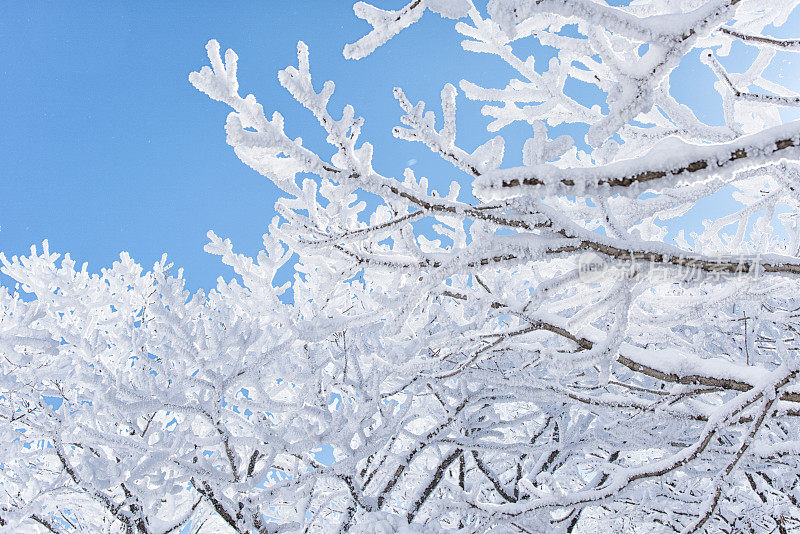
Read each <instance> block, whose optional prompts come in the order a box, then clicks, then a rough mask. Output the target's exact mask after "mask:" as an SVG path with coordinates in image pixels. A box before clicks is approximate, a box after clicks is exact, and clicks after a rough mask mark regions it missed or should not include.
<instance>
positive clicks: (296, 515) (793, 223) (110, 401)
mask: <svg viewBox="0 0 800 534" xmlns="http://www.w3.org/2000/svg"><path fill="white" fill-rule="evenodd" d="M799 3H800V2H798V1H796V0H793V1H791V2H782V3H777V2H770V1H766V0H748V1H746V2H730V1H728V0H712V1H707V2H699V1H694V0H675V1H672V0H670V1H660V0H658V1H643V0H637V1H635V2H630V3H629V5H625V6H619V7H614V6H610V5H607V4H608V3H607V2H606V3H603V2H598V1H594V0H571V1H565V0H537V1H536V2H533V1H521V0H491V1H490V2H488V6H486V9H483V6H482V5H479V6H475V5H474V4H473V3H472V2H469V1H468V0H458V1H456V0H451V1H445V0H414V1H410V2H407V3H405V5H402V3H401V4H398V5H402V6H401V7H399V9H396V10H389V9H381V8H378V7H375V6H372V5H370V4H367V3H364V2H358V3H356V4H355V6H354V11H355V13H356V15H357V16H358V17H360V18H361V19H363V20H365V21H366V22H367V23H368V24H369V25H370V26H371V28H372V29H371V30H370V31H369V32H368V33H367V34H366V35H364V36H363V37H362V38H361V39H358V40H357V41H356V42H355V43H353V44H351V45H347V46H346V47H345V55H347V56H348V57H352V58H360V57H364V56H366V55H368V54H370V53H372V52H374V51H375V50H377V48H378V47H379V46H381V45H383V44H386V43H387V42H389V40H390V39H392V38H393V37H394V36H395V35H397V34H398V33H399V32H400V31H402V30H403V29H405V28H408V27H409V26H411V25H412V24H413V23H415V22H416V21H418V20H420V19H421V17H422V16H424V15H425V13H426V12H427V11H432V12H435V13H438V14H440V15H442V16H443V17H445V18H447V17H451V18H457V19H459V20H458V21H457V22H455V23H453V22H450V21H446V20H445V21H442V20H441V18H440V17H435V20H437V21H439V22H440V23H444V24H454V27H455V30H456V32H458V33H459V34H460V35H461V36H462V37H461V38H462V39H463V41H462V48H463V49H464V51H465V56H464V57H465V65H466V66H465V72H467V75H468V76H471V75H475V76H476V77H477V76H478V75H479V74H482V73H475V72H474V71H471V70H470V68H471V67H470V66H469V65H467V64H466V62H467V60H468V59H469V58H470V57H471V54H473V53H480V54H488V55H491V56H493V57H494V58H495V59H497V60H498V61H500V62H501V63H502V64H503V65H504V68H507V69H511V74H510V75H509V76H508V78H506V79H498V80H487V79H486V77H485V76H480V78H481V84H485V85H486V86H482V85H479V84H478V83H476V82H474V81H469V80H460V81H459V82H458V83H455V80H453V83H445V84H444V85H443V87H442V88H441V91H437V92H436V93H437V94H433V95H427V94H426V95H422V94H414V95H412V94H411V90H409V91H408V92H406V91H404V90H403V89H401V88H397V89H396V90H395V91H394V96H395V100H396V103H397V105H398V106H399V109H397V113H398V116H399V117H398V126H397V127H395V128H394V130H393V134H394V136H395V137H396V138H397V139H399V140H400V141H402V142H400V144H399V145H398V146H400V147H401V149H405V150H408V151H409V152H408V154H400V155H399V156H398V158H397V161H399V162H403V161H408V162H409V163H408V165H409V166H411V165H414V170H412V169H410V168H406V169H405V170H404V171H402V173H400V172H398V173H397V174H396V175H395V174H393V173H391V172H387V171H386V170H385V169H384V170H382V169H380V168H378V167H380V166H381V165H378V163H377V162H379V161H385V160H383V159H379V158H373V153H375V152H376V151H377V150H380V149H381V147H373V145H372V144H371V143H370V141H369V140H365V139H364V137H365V136H366V130H364V124H365V120H364V119H363V118H362V117H360V116H359V114H358V110H357V109H355V108H354V107H353V106H351V105H343V106H341V107H336V106H334V104H333V103H335V102H337V99H335V98H333V95H334V91H335V89H336V88H335V85H334V83H333V82H332V81H320V80H318V79H317V78H316V77H315V76H314V74H313V72H316V71H315V68H314V67H313V63H312V59H313V57H315V56H313V54H312V53H311V51H309V49H308V47H307V46H306V45H305V44H304V43H302V42H300V43H298V46H297V62H296V63H295V64H293V65H290V66H287V67H286V68H285V69H283V70H281V71H280V72H279V74H278V80H279V82H280V84H281V86H282V87H283V88H285V89H286V91H287V92H288V93H289V94H290V95H291V96H292V97H293V98H294V99H295V100H296V101H297V103H298V106H301V107H302V108H304V109H305V110H306V111H307V112H308V113H309V114H310V115H311V116H313V117H314V118H315V119H316V121H317V122H318V124H319V129H318V131H317V132H314V131H309V132H303V135H304V137H305V138H308V139H310V138H311V137H312V136H314V135H318V136H319V139H320V140H324V141H325V142H326V143H327V148H324V147H325V145H323V148H322V149H319V150H311V149H310V148H309V146H315V147H316V146H319V144H318V143H308V144H304V143H303V140H302V139H300V138H290V137H289V136H287V135H286V131H285V129H284V126H285V125H284V116H283V115H281V114H280V113H278V112H267V113H265V110H264V107H263V106H262V105H261V104H260V103H259V102H258V101H257V99H256V97H255V96H253V95H251V94H247V95H246V96H242V94H241V92H240V90H241V88H240V83H239V80H238V77H237V73H238V66H237V65H238V58H237V56H236V54H235V53H234V52H233V51H231V50H227V51H225V52H224V53H223V51H222V49H221V48H220V44H219V43H218V42H217V41H215V40H211V41H209V42H208V44H207V46H206V52H207V55H208V65H205V66H202V67H201V68H200V69H199V70H197V71H196V72H193V73H192V74H190V75H189V80H190V82H191V83H192V84H193V85H194V86H195V87H196V88H197V89H198V90H199V91H201V92H203V93H205V94H206V95H208V96H209V97H210V98H211V99H213V100H216V101H219V102H222V103H224V104H225V105H226V106H228V107H229V108H230V113H229V115H228V118H227V120H226V122H225V125H224V127H225V133H226V141H227V143H228V144H229V145H230V146H231V147H232V150H233V151H234V152H235V154H236V155H237V156H238V157H239V158H240V159H241V160H242V162H243V163H244V164H246V165H248V166H250V167H252V168H253V169H254V170H256V171H257V172H258V173H260V174H261V175H263V176H265V177H266V178H267V179H269V180H271V181H272V182H273V183H274V184H275V185H276V186H277V187H278V188H279V189H280V190H281V191H282V193H281V198H280V199H279V200H278V201H277V203H276V205H275V211H276V215H275V216H274V217H273V219H272V221H271V222H270V224H269V226H268V228H267V230H266V233H265V234H264V237H263V248H262V250H260V251H259V252H258V253H257V254H255V255H253V256H250V255H247V254H243V253H241V252H240V251H238V249H237V248H236V247H235V246H234V244H233V243H232V242H231V241H230V240H228V239H225V238H224V236H219V235H217V234H216V233H214V232H209V233H208V243H207V244H206V246H205V250H206V251H207V252H208V253H210V254H213V255H215V256H218V257H219V260H220V261H221V263H222V264H224V265H227V266H229V267H230V268H231V269H232V273H233V277H232V278H231V279H228V280H226V279H224V278H222V277H221V278H220V279H219V280H218V283H217V286H216V287H215V288H213V289H211V290H209V291H208V292H198V293H196V294H194V295H191V294H189V292H188V291H186V289H185V285H184V280H183V273H182V271H181V270H180V269H177V268H175V267H174V266H173V265H172V264H171V263H170V262H169V261H168V259H167V257H166V255H165V256H163V257H162V258H161V259H160V260H159V261H157V262H155V263H154V265H153V266H152V267H151V268H150V269H147V268H144V267H142V266H140V265H139V264H137V263H136V262H135V261H134V260H133V259H132V258H131V257H130V256H129V255H128V254H126V253H122V254H121V255H120V258H119V261H116V262H114V263H113V264H112V265H111V266H110V267H108V268H106V269H103V270H101V271H100V272H99V273H91V272H89V271H88V269H87V267H86V266H85V265H83V266H82V267H80V268H79V267H78V266H77V265H76V262H75V261H74V260H73V259H72V257H71V256H70V255H69V254H64V255H63V256H62V255H60V254H59V253H56V252H54V251H52V250H51V249H50V246H49V243H48V242H47V241H45V242H44V243H42V246H41V247H32V248H31V252H30V253H29V254H27V255H24V256H12V257H10V258H9V257H7V256H5V255H3V254H2V253H0V271H2V272H3V273H4V274H5V275H7V276H9V277H11V279H12V280H13V284H14V286H13V288H0V356H2V358H0V433H2V443H3V447H0V485H2V488H3V491H2V492H0V516H2V517H1V518H0V523H2V525H3V528H4V529H6V530H9V531H18V532H32V531H37V529H38V531H43V532H44V531H54V532H60V531H66V532H143V533H151V532H152V533H155V532H158V533H167V532H183V531H191V532H199V533H201V534H202V533H203V532H259V533H267V532H317V533H320V532H360V533H365V534H366V533H371V534H384V533H386V534H388V533H411V532H414V533H417V532H426V533H427V532H433V533H436V532H442V533H444V532H463V533H466V532H498V533H499V532H575V533H582V532H661V531H677V532H681V531H684V532H695V531H708V532H759V533H761V532H763V533H768V532H792V531H797V530H798V529H800V507H798V503H797V499H796V494H797V489H798V488H797V473H798V472H800V455H799V454H798V453H799V452H800V440H798V435H800V427H799V425H800V383H799V382H798V373H799V372H800V360H798V358H799V356H798V354H800V340H798V332H800V324H799V323H798V309H800V303H799V302H798V297H797V295H798V294H800V287H799V286H798V281H800V219H799V218H798V210H800V189H798V184H800V165H799V164H798V160H799V159H800V124H798V122H788V123H783V122H782V120H781V114H780V112H779V111H780V110H779V108H781V107H785V106H795V105H796V101H795V99H796V97H797V95H796V94H794V93H792V92H791V91H789V90H788V89H787V88H785V87H783V86H782V85H781V80H780V78H778V79H775V78H774V77H773V76H772V75H771V73H772V72H773V70H774V67H775V65H776V64H777V61H778V59H779V57H780V52H795V51H797V39H784V38H777V37H774V36H771V35H769V34H768V33H769V32H771V31H772V30H773V29H774V28H775V27H777V26H780V25H781V24H784V23H785V22H787V21H788V20H792V19H790V18H789V15H790V13H791V11H792V10H793V9H795V7H796V6H797V5H798V4H799ZM765 32H766V33H765ZM404 38H408V39H412V38H414V37H413V35H412V32H409V34H408V37H404ZM733 42H736V43H738V45H737V46H732V43H733ZM537 43H538V44H537ZM531 44H537V46H538V45H542V46H547V47H553V48H555V49H556V50H557V52H558V54H557V57H555V58H552V59H550V60H549V61H548V62H547V63H546V64H541V63H540V58H539V57H537V54H534V55H533V56H526V55H525V54H524V53H522V52H520V51H524V50H530V49H531V48H535V47H530V46H527V45H531ZM393 46H402V39H401V40H398V41H397V42H396V43H393ZM776 51H777V52H776ZM431 53H434V54H435V53H436V48H435V47H431ZM701 54H702V55H701ZM794 55H796V54H784V56H794ZM698 56H700V57H701V59H702V63H699V64H698V68H702V69H709V71H708V72H709V73H711V74H712V75H713V76H715V77H716V80H717V82H716V83H715V85H714V88H715V89H716V90H717V92H718V95H719V102H718V105H719V106H720V109H721V110H722V111H723V114H724V122H723V123H722V124H706V123H704V122H703V121H702V120H701V119H700V118H699V116H702V114H700V113H696V112H697V111H698V110H696V109H691V108H690V107H689V106H687V105H685V104H683V103H681V102H679V101H678V100H676V98H675V97H674V96H673V91H672V89H673V88H672V87H671V86H670V73H671V72H672V70H673V69H674V68H675V67H676V65H678V64H680V63H681V62H683V61H691V60H692V58H696V57H698ZM722 56H729V58H727V59H726V60H723V61H720V60H719V59H718V58H719V57H722ZM377 57H378V56H376V58H377ZM734 59H735V60H737V61H740V62H741V65H742V68H741V69H738V68H737V69H731V71H729V70H728V69H726V68H725V67H724V66H723V64H724V65H731V64H733V63H728V61H733V60H734ZM771 67H772V68H771ZM734 70H738V71H740V72H733V71H734ZM425 75H426V73H424V72H420V73H419V76H425ZM359 81H360V83H363V84H365V85H368V84H369V83H370V80H369V79H363V80H359ZM576 81H577V82H582V83H584V84H589V85H590V86H592V87H594V89H596V93H597V94H598V95H600V96H599V97H598V98H600V99H601V100H602V102H601V103H602V105H600V104H598V103H597V102H583V101H580V99H578V100H576V99H575V98H573V97H571V96H569V95H568V94H566V92H565V88H567V87H569V86H568V83H570V84H572V83H574V82H576ZM696 83H699V82H696ZM379 97H380V95H378V98H379ZM420 98H424V99H425V100H426V101H427V102H429V103H430V105H426V104H425V102H424V101H422V100H420ZM464 99H467V100H472V101H476V102H480V105H481V113H482V114H483V115H484V116H485V117H486V122H487V131H488V132H489V133H488V134H487V135H486V136H485V137H484V138H483V139H481V140H480V141H479V142H476V143H474V144H472V145H470V146H469V147H467V146H465V145H464V144H463V143H464V139H463V138H464V135H463V132H464V128H465V126H464V123H463V122H459V121H460V120H461V117H462V115H461V114H463V113H465V112H466V110H468V106H464V105H463V104H464V102H463V101H464ZM389 103H391V98H390V97H388V100H387V104H389ZM709 105H710V104H709ZM337 106H338V105H337ZM334 107H335V109H334ZM288 117H289V115H287V120H288ZM511 125H514V126H516V127H519V128H521V129H519V128H517V129H515V130H512V129H510V128H506V127H508V126H511ZM289 126H291V125H287V130H291V128H290V127H289ZM560 127H565V128H570V129H569V130H567V131H569V132H574V131H580V129H579V128H582V130H583V131H587V132H588V134H587V136H586V137H585V138H584V139H578V138H573V135H574V134H573V135H565V134H563V133H562V132H563V130H562V131H561V132H559V131H558V129H557V128H560ZM520 131H521V132H522V134H521V135H522V138H520V139H515V138H513V137H512V136H516V135H518V134H519V132H520ZM404 141H409V142H413V143H404ZM511 147H516V148H513V150H512V149H511ZM520 147H521V148H522V154H521V155H520V154H512V153H511V152H513V151H516V150H518V148H520ZM393 150H396V149H393ZM419 150H430V151H431V152H433V153H434V154H435V155H436V156H438V157H440V158H442V160H444V161H445V162H447V163H448V164H450V165H451V166H452V173H447V172H442V171H441V169H438V168H425V165H424V163H417V162H424V161H426V160H425V159H424V158H421V157H418V156H419V152H418V151H419ZM520 156H521V158H520ZM520 159H521V163H522V164H521V165H520V164H519V161H520ZM412 162H413V163H412ZM469 186H471V188H470V187H469ZM470 189H471V191H472V193H473V194H474V195H475V197H474V198H473V197H470V196H469V194H468V193H469V192H470ZM465 193H467V194H465ZM709 206H711V207H712V208H713V209H711V208H709ZM695 219H702V220H703V229H702V230H700V229H697V228H695V227H694V226H690V223H691V221H692V220H695ZM693 230H696V231H693ZM286 271H288V272H290V273H291V274H292V275H293V281H292V282H283V283H281V282H279V280H281V279H285V278H283V277H282V275H281V273H284V272H286Z"/></svg>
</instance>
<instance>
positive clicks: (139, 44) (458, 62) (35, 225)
mask: <svg viewBox="0 0 800 534" xmlns="http://www.w3.org/2000/svg"><path fill="white" fill-rule="evenodd" d="M403 3H404V2H402V1H389V2H380V3H378V5H380V6H382V7H390V8H393V7H398V6H400V5H402V4H403ZM795 20H798V18H797V17H795ZM798 26H800V24H794V27H798ZM787 27H788V28H792V27H793V25H792V24H791V23H790V24H788V25H787V26H785V27H784V29H786V28H787ZM369 29H370V27H369V25H367V24H366V23H365V22H363V21H361V20H360V19H357V18H356V17H355V16H354V15H353V12H352V5H351V3H350V2H349V1H346V0H336V1H330V0H328V1H324V0H308V1H304V2H240V3H237V5H236V7H231V6H230V5H229V4H226V3H223V2H192V3H191V4H190V3H188V2H119V1H109V2H103V3H99V2H97V3H92V4H91V5H90V4H89V3H78V2H44V1H41V2H35V3H33V2H8V3H6V4H5V5H4V8H3V17H2V18H0V35H3V36H4V40H5V47H4V49H5V50H4V54H3V60H2V62H0V73H1V74H0V117H2V118H3V122H4V124H3V128H2V134H0V156H1V157H2V161H3V164H2V168H0V250H2V251H3V252H5V253H6V255H11V254H25V253H27V251H28V250H29V247H30V245H31V244H39V243H41V241H42V239H44V238H47V239H49V241H50V248H51V250H54V251H58V252H70V253H71V254H72V257H73V259H75V260H76V261H78V262H79V263H80V262H83V261H86V262H88V263H89V269H90V270H92V271H97V270H99V269H100V268H101V267H103V266H107V265H110V264H111V262H113V261H114V260H115V259H117V258H118V257H119V252H120V251H122V250H127V251H129V252H130V253H131V255H132V256H133V257H134V258H135V259H136V260H137V261H139V262H140V263H142V264H143V265H144V266H145V267H149V266H150V265H152V263H153V262H154V261H156V260H157V259H158V258H159V257H160V256H161V254H162V253H163V252H167V253H168V254H169V257H170V258H171V260H172V261H173V262H174V263H175V264H176V266H179V267H183V268H184V270H185V276H186V278H187V279H188V287H189V288H190V289H192V290H196V289H198V288H201V287H202V288H210V287H213V286H214V285H215V279H216V277H217V276H218V275H223V276H225V277H226V278H228V277H230V276H231V271H230V270H229V269H228V268H226V267H225V266H223V265H222V264H221V263H220V262H219V261H218V260H217V258H216V257H213V256H210V255H208V254H206V253H205V252H203V245H204V244H205V243H206V240H207V239H206V237H205V233H206V231H207V230H209V229H213V230H214V231H215V232H217V233H218V234H219V235H221V236H223V237H230V238H231V239H232V240H233V241H234V245H235V246H236V248H237V249H239V250H241V251H243V252H247V253H255V252H256V251H257V250H258V249H259V247H260V240H261V234H262V233H263V232H264V230H265V229H266V226H267V224H268V222H269V220H270V219H271V218H272V216H273V214H274V211H273V203H274V201H275V198H276V196H275V195H276V189H275V188H274V187H273V186H272V185H271V184H270V183H269V181H268V180H266V179H265V178H262V177H261V176H259V175H258V174H256V173H255V172H254V171H252V170H251V169H249V168H248V167H246V166H245V165H244V164H242V163H241V162H240V161H239V160H238V159H237V158H236V156H235V155H234V154H233V151H232V150H231V148H230V147H229V146H228V145H227V144H226V143H225V134H224V130H223V125H224V121H225V116H226V115H227V112H228V110H227V109H226V108H225V106H223V105H222V104H219V103H216V102H212V101H211V100H209V99H208V98H207V97H206V96H205V95H203V94H201V93H199V92H198V91H196V90H195V89H194V88H193V87H192V86H191V85H190V84H189V82H188V79H187V76H188V73H189V72H190V71H192V70H196V69H198V68H199V67H201V66H202V65H204V64H206V61H207V60H206V57H205V50H204V45H205V43H206V42H207V40H208V39H210V38H212V37H213V38H216V39H217V40H219V41H220V43H221V44H222V47H223V48H233V49H234V50H235V51H236V52H237V54H238V55H239V58H240V61H239V73H240V86H241V91H242V93H243V94H246V93H247V92H253V93H254V94H255V95H256V96H257V98H258V100H259V101H260V102H261V103H262V104H263V105H264V108H265V110H266V111H267V112H268V113H269V112H271V111H272V110H279V111H280V112H281V113H282V114H283V115H284V116H285V118H286V125H287V126H286V129H287V133H289V135H291V136H298V135H299V136H302V137H303V140H304V143H305V144H306V145H308V146H311V147H319V149H321V150H323V151H324V152H325V153H326V154H328V153H329V150H328V148H326V147H327V145H325V143H324V136H323V135H322V134H321V133H320V129H319V127H318V126H317V125H316V122H315V121H314V119H313V117H311V116H310V114H309V113H308V112H307V111H305V110H303V109H302V108H301V107H300V106H299V105H298V104H297V103H296V102H295V101H294V100H293V99H292V98H291V97H290V96H289V95H288V94H287V93H286V92H285V91H284V90H283V88H281V87H280V85H279V84H278V82H277V76H276V73H277V71H278V70H279V69H281V68H284V67H285V66H287V65H289V64H295V62H296V55H295V54H296V43H297V41H298V40H303V41H305V42H306V43H307V44H308V45H309V47H310V50H311V70H312V75H313V76H314V78H315V83H316V84H317V86H320V85H321V84H322V82H323V81H325V80H328V79H332V80H334V81H335V82H336V88H337V89H336V94H335V95H334V98H333V101H332V102H333V108H332V109H334V110H340V109H341V107H342V106H343V105H344V104H346V103H351V104H353V105H354V107H355V108H356V112H357V113H358V114H360V115H363V116H364V117H365V118H366V124H365V127H364V133H363V134H362V140H369V141H370V142H372V143H373V145H374V146H375V147H376V154H375V166H376V168H377V169H378V170H380V171H381V172H382V173H384V174H387V175H391V174H394V175H399V174H400V173H401V172H402V169H403V167H405V166H406V165H407V164H409V162H410V161H412V160H416V163H415V165H414V169H415V171H416V172H417V173H418V174H419V175H425V176H429V177H430V178H431V180H434V181H435V183H439V184H441V183H447V182H449V181H450V179H452V178H456V177H458V176H457V175H458V171H455V170H454V169H452V167H450V166H449V165H448V164H445V163H443V162H441V161H439V160H438V159H437V158H436V157H435V156H433V155H431V154H428V152H427V150H426V149H425V148H424V147H422V146H421V145H409V144H408V143H405V142H403V141H399V140H395V139H394V138H393V137H392V136H391V127H392V126H394V125H395V124H397V123H398V118H399V116H400V110H399V108H398V107H397V105H396V103H395V101H394V100H393V98H392V87H394V86H395V85H400V86H402V87H403V88H404V90H405V91H406V94H407V95H408V96H409V97H410V98H411V99H412V100H417V99H423V100H425V101H426V102H428V103H429V104H430V105H431V106H432V107H433V108H434V109H437V108H438V99H439V92H440V90H441V88H442V86H443V85H444V83H446V82H452V83H456V84H457V82H458V80H460V79H461V78H467V79H469V80H471V81H473V82H476V83H485V84H488V85H495V86H497V85H500V86H502V85H505V83H506V81H507V80H508V77H509V76H510V75H513V73H511V72H510V71H509V70H507V68H506V67H504V66H503V65H501V64H500V62H499V61H498V60H497V59H496V58H494V57H492V56H487V55H476V54H472V53H467V52H464V51H463V50H461V48H460V44H459V43H460V39H459V38H458V36H457V34H456V32H455V31H454V30H453V23H452V21H447V20H443V19H441V18H439V17H438V16H436V15H431V14H429V15H426V16H425V17H424V18H423V20H422V21H421V22H420V23H418V24H417V25H415V26H414V27H412V28H411V29H409V30H407V31H405V32H403V33H402V34H401V35H400V36H399V37H397V38H396V39H395V40H394V41H392V42H390V43H389V44H388V45H387V46H384V47H382V48H380V49H378V51H376V52H375V53H374V54H373V55H371V56H369V57H368V58H366V59H363V60H361V61H358V62H356V61H346V60H344V58H343V57H342V53H341V51H342V47H343V46H344V45H345V43H348V42H352V41H355V40H356V39H358V38H359V37H361V36H362V35H363V34H365V33H366V32H367V31H369ZM782 33H785V32H782ZM543 53H544V54H545V55H546V54H547V53H551V52H548V51H544V52H543ZM543 63H544V62H543ZM796 73H797V71H795V75H796ZM676 75H677V76H679V77H684V78H683V79H684V80H688V79H691V80H692V81H693V83H692V85H691V86H687V87H691V89H682V90H683V91H684V93H685V95H684V96H685V98H687V99H696V102H700V103H701V106H700V108H699V109H701V111H700V112H699V115H701V118H704V119H708V120H712V121H719V120H721V109H720V106H719V99H718V97H717V96H716V93H714V92H713V89H711V85H712V84H713V81H714V77H713V74H711V72H710V71H709V70H708V69H705V68H704V67H701V66H698V65H691V64H688V65H687V66H682V67H681V68H680V69H679V72H678V73H676ZM675 85H676V83H675V82H673V86H675ZM703 88H706V90H707V91H706V92H703V91H704V90H703ZM576 90H578V89H576ZM678 91H679V92H680V91H681V89H679V90H678ZM598 96H599V95H594V94H590V93H586V94H585V95H584V98H589V99H593V98H598ZM458 102H459V114H458V118H459V134H458V135H459V136H458V139H459V143H460V144H461V145H463V146H464V147H465V148H467V149H471V148H473V147H475V146H477V145H478V144H480V143H482V142H484V141H485V140H487V139H488V138H489V135H488V134H487V133H486V132H485V130H484V127H485V124H486V123H487V122H488V121H487V120H486V119H485V118H484V117H482V116H481V115H480V104H478V103H473V102H467V101H466V100H465V99H464V98H463V96H462V97H460V98H459V101H458ZM337 114H338V111H337V112H334V115H337ZM501 133H503V135H504V136H505V137H506V138H507V141H510V142H509V143H508V150H507V154H508V156H507V159H506V164H519V163H520V159H521V157H520V156H519V153H520V148H521V146H522V142H523V141H524V139H525V137H527V136H528V135H529V132H527V131H525V129H524V128H515V129H506V130H504V131H503V132H501ZM515 133H516V134H518V135H514V134H515ZM559 133H560V132H559ZM698 222H699V220H698ZM0 283H6V284H7V283H8V279H7V278H5V277H2V278H0Z"/></svg>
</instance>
